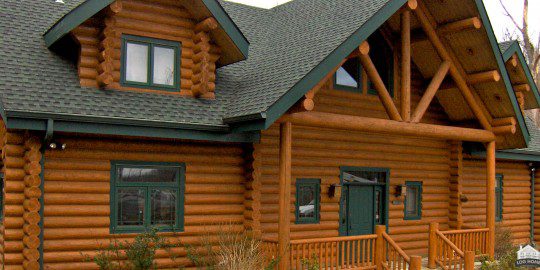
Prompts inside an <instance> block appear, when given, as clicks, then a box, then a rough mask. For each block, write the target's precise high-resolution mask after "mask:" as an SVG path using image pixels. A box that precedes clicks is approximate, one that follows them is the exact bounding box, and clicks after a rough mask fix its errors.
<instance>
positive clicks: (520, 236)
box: [462, 157, 531, 244]
mask: <svg viewBox="0 0 540 270" xmlns="http://www.w3.org/2000/svg"><path fill="white" fill-rule="evenodd" d="M463 163H464V168H463V194H464V195H465V196H466V197H467V199H468V201H467V202H464V203H462V213H463V223H464V224H465V225H467V226H476V227H478V226H485V219H486V218H485V216H486V180H485V172H486V161H485V159H472V158H470V157H469V158H466V159H464V161H463ZM497 174H502V175H503V176H504V179H503V213H502V222H501V224H502V226H503V227H506V228H509V229H510V230H511V231H512V233H513V237H514V240H515V242H516V243H519V244H524V243H528V242H529V241H530V231H531V229H530V225H531V210H530V209H531V208H530V207H531V181H530V175H529V169H528V165H527V163H526V162H519V161H504V160H497Z"/></svg>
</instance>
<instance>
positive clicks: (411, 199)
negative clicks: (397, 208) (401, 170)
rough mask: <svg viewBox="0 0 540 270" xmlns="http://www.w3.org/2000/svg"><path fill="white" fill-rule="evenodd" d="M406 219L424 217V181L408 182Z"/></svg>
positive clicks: (406, 184)
mask: <svg viewBox="0 0 540 270" xmlns="http://www.w3.org/2000/svg"><path fill="white" fill-rule="evenodd" d="M405 186H406V193H405V208H404V209H405V218H404V219H405V220H418V219H421V218H422V182H406V183H405Z"/></svg>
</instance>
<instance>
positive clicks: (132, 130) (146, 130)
mask: <svg viewBox="0 0 540 270" xmlns="http://www.w3.org/2000/svg"><path fill="white" fill-rule="evenodd" d="M47 121H48V119H31V118H9V119H8V121H6V126H7V128H9V129H24V130H39V131H46V130H47ZM54 131H56V132H74V133H88V134H105V135H118V136H137V137H151V138H166V139H188V140H201V141H217V142H238V143H254V142H258V141H259V136H260V133H259V132H245V133H231V132H211V131H200V130H189V129H181V128H167V127H151V126H134V125H122V124H111V123H91V122H80V121H69V120H55V121H54Z"/></svg>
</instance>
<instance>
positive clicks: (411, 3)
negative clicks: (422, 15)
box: [407, 0, 418, 10]
mask: <svg viewBox="0 0 540 270" xmlns="http://www.w3.org/2000/svg"><path fill="white" fill-rule="evenodd" d="M407 7H408V8H409V9H410V10H415V9H416V8H417V7H418V2H417V1H416V0H408V1H407Z"/></svg>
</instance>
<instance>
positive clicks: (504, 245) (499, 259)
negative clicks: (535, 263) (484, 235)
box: [480, 224, 525, 270]
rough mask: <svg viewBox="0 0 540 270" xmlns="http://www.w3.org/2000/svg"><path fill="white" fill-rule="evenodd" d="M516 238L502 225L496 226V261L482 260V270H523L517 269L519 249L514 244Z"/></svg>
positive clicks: (485, 258)
mask: <svg viewBox="0 0 540 270" xmlns="http://www.w3.org/2000/svg"><path fill="white" fill-rule="evenodd" d="M513 242H514V238H513V236H512V231H511V230H510V229H508V228H505V227H502V226H501V225H500V224H497V225H496V226H495V243H496V244H495V260H490V259H489V258H487V257H484V258H481V259H480V261H481V263H482V265H481V267H480V269H481V270H521V269H525V268H522V267H516V260H517V251H518V249H519V248H518V247H517V246H515V245H514V244H513Z"/></svg>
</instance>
